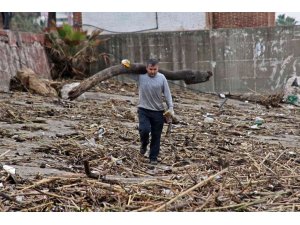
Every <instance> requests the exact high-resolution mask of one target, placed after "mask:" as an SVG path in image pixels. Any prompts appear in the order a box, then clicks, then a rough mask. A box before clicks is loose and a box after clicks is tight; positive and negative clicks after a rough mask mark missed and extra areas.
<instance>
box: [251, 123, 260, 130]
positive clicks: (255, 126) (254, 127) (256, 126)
mask: <svg viewBox="0 0 300 225" xmlns="http://www.w3.org/2000/svg"><path fill="white" fill-rule="evenodd" d="M250 128H251V129H256V130H258V129H259V127H258V125H257V124H254V125H252V126H251V127H250Z"/></svg>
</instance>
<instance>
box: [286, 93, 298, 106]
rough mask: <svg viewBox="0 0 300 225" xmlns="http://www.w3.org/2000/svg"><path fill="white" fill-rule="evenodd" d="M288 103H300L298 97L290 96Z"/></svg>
mask: <svg viewBox="0 0 300 225" xmlns="http://www.w3.org/2000/svg"><path fill="white" fill-rule="evenodd" d="M287 103H290V104H293V105H296V104H297V103H298V96H297V95H289V96H288V97H287Z"/></svg>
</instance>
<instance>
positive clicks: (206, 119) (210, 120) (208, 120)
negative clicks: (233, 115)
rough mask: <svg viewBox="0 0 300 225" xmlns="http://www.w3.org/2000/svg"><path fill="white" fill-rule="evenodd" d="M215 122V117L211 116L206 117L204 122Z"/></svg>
mask: <svg viewBox="0 0 300 225" xmlns="http://www.w3.org/2000/svg"><path fill="white" fill-rule="evenodd" d="M213 122H214V118H211V117H205V118H204V123H213Z"/></svg>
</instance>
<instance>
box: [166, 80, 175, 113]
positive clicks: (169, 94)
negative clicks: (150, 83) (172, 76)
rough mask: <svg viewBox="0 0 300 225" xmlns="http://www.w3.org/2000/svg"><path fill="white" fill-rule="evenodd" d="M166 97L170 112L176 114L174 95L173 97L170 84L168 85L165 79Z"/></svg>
mask: <svg viewBox="0 0 300 225" xmlns="http://www.w3.org/2000/svg"><path fill="white" fill-rule="evenodd" d="M164 96H165V98H166V103H167V106H168V111H170V112H171V113H172V114H174V111H173V100H172V95H171V91H170V88H169V84H168V81H167V79H166V78H164Z"/></svg>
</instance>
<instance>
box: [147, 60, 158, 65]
mask: <svg viewBox="0 0 300 225" xmlns="http://www.w3.org/2000/svg"><path fill="white" fill-rule="evenodd" d="M157 64H158V60H157V59H148V61H147V66H148V65H151V66H155V65H157Z"/></svg>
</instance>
